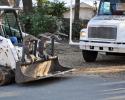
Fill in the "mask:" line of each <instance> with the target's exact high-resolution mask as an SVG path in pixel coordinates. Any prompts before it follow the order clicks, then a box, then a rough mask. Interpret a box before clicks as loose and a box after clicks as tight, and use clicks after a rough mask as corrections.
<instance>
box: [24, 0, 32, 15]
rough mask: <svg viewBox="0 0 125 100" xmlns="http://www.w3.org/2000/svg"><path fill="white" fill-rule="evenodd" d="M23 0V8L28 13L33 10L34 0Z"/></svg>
mask: <svg viewBox="0 0 125 100" xmlns="http://www.w3.org/2000/svg"><path fill="white" fill-rule="evenodd" d="M22 1H23V10H24V12H25V13H26V14H27V13H29V12H31V11H32V10H33V7H32V0H22Z"/></svg>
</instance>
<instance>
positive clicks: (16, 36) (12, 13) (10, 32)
mask: <svg viewBox="0 0 125 100" xmlns="http://www.w3.org/2000/svg"><path fill="white" fill-rule="evenodd" d="M17 10H19V9H17V8H10V7H1V6H0V35H1V36H3V37H5V38H9V39H10V40H11V42H12V43H13V44H18V43H22V41H23V37H22V31H21V28H20V25H19V20H18V17H17Z"/></svg>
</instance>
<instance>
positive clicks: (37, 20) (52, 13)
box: [21, 0, 67, 35]
mask: <svg viewBox="0 0 125 100" xmlns="http://www.w3.org/2000/svg"><path fill="white" fill-rule="evenodd" d="M39 2H42V3H40V4H39V6H38V7H35V8H34V10H33V12H31V13H29V14H26V13H25V14H23V16H22V17H21V19H22V20H23V22H24V24H25V26H26V27H25V28H26V29H28V30H27V31H26V32H29V33H30V34H33V35H38V34H41V33H44V32H50V33H54V32H56V31H57V29H58V26H59V25H58V17H62V16H63V12H64V11H66V10H67V8H66V7H65V3H64V2H59V1H56V2H50V1H47V0H44V2H43V0H39ZM61 8H62V9H61ZM29 29H30V30H29Z"/></svg>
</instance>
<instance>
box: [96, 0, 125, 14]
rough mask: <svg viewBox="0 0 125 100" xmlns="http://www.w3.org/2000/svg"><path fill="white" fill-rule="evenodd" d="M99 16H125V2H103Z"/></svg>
mask: <svg viewBox="0 0 125 100" xmlns="http://www.w3.org/2000/svg"><path fill="white" fill-rule="evenodd" d="M98 14H99V15H125V0H102V1H101V3H100V8H99V13H98Z"/></svg>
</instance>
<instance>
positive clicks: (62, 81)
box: [0, 44, 125, 100]
mask: <svg viewBox="0 0 125 100" xmlns="http://www.w3.org/2000/svg"><path fill="white" fill-rule="evenodd" d="M56 48H57V49H56V50H57V53H58V54H59V58H60V63H61V64H62V65H63V66H69V67H73V68H78V69H79V68H80V69H79V71H77V72H76V73H73V74H69V75H65V76H64V77H58V78H50V79H45V80H40V81H37V82H33V83H28V84H23V85H17V84H12V85H8V86H3V87H0V100H125V61H124V59H125V57H118V58H117V57H114V56H105V55H99V56H98V58H97V61H96V62H94V63H86V62H85V61H84V60H83V58H82V55H81V51H80V50H79V49H78V48H74V47H71V46H69V45H67V44H64V45H60V46H57V47H56ZM112 71H114V72H115V73H111V72H112ZM117 71H118V72H117ZM119 71H120V72H119ZM107 72H108V73H107ZM102 73H103V74H102Z"/></svg>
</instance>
